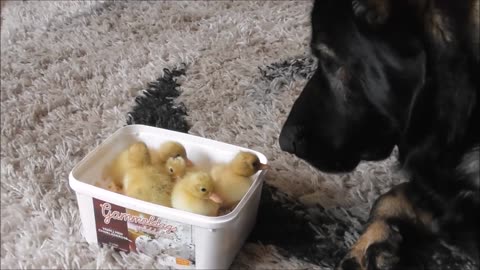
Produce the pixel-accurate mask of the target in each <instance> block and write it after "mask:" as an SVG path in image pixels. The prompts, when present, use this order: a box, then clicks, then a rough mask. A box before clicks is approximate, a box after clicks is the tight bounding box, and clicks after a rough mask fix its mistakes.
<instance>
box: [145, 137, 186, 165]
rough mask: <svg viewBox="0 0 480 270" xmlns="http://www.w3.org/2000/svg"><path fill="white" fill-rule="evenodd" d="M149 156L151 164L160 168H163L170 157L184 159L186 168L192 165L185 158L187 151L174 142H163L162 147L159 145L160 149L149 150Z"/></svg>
mask: <svg viewBox="0 0 480 270" xmlns="http://www.w3.org/2000/svg"><path fill="white" fill-rule="evenodd" d="M150 155H151V156H152V164H153V165H154V166H158V167H160V168H163V167H164V166H165V163H166V162H167V160H168V159H169V158H172V157H173V158H174V157H182V158H184V159H185V161H186V162H187V166H190V165H191V164H192V162H191V161H190V160H189V159H188V158H187V151H186V150H185V147H184V146H183V145H182V144H181V143H178V142H175V141H166V142H164V143H163V144H162V145H160V148H158V149H156V150H151V151H150Z"/></svg>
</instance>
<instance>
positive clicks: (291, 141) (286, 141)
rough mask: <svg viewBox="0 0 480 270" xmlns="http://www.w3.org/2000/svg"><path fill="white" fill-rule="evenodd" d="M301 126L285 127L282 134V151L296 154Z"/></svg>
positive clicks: (280, 140) (280, 139)
mask: <svg viewBox="0 0 480 270" xmlns="http://www.w3.org/2000/svg"><path fill="white" fill-rule="evenodd" d="M300 130H301V129H300V127H299V126H289V125H287V126H284V127H283V129H282V132H280V138H279V142H280V149H282V151H285V152H289V153H292V154H295V153H296V151H297V150H298V149H297V147H298V145H297V144H298V139H299V137H300Z"/></svg>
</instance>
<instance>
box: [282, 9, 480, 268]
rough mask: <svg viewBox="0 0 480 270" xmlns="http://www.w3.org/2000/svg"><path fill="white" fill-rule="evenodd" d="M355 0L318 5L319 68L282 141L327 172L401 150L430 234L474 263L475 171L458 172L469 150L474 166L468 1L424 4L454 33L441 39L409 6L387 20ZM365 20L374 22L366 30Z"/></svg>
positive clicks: (479, 208)
mask: <svg viewBox="0 0 480 270" xmlns="http://www.w3.org/2000/svg"><path fill="white" fill-rule="evenodd" d="M354 2H355V3H354V5H353V7H352V1H351V0H317V1H315V4H314V7H313V10H312V14H311V15H312V17H311V19H312V21H311V23H312V40H311V48H312V52H313V54H314V55H315V56H316V57H317V58H318V61H319V64H318V68H317V70H316V71H315V73H314V75H313V76H312V78H311V79H310V80H309V82H308V83H307V85H306V87H305V89H304V90H303V92H302V93H301V95H300V97H299V98H298V99H297V101H296V102H295V104H294V106H293V107H292V110H291V112H290V114H289V117H288V119H287V121H286V123H285V125H284V127H283V129H282V132H281V135H280V145H281V147H282V149H283V150H284V151H288V152H292V153H294V154H295V155H297V156H298V157H300V158H303V159H305V160H306V161H307V162H309V163H310V164H312V165H313V166H315V167H317V168H318V169H320V170H323V171H326V172H347V171H351V170H353V169H355V167H356V166H357V164H358V163H359V162H360V161H361V160H378V159H383V158H386V157H388V156H389V155H390V152H391V150H392V148H393V147H394V146H398V148H399V153H400V157H399V160H400V162H401V164H402V167H403V169H404V170H405V172H407V173H408V175H409V177H410V182H409V183H408V185H409V188H408V189H406V190H407V192H408V194H406V196H407V197H408V200H409V201H410V202H411V203H413V204H414V206H415V207H417V208H421V209H422V210H424V211H428V212H429V213H431V214H432V216H433V223H432V226H433V227H432V228H431V231H432V232H433V233H437V235H439V236H449V239H456V240H459V241H456V242H457V244H459V243H458V242H460V244H462V245H461V246H463V247H465V248H466V250H468V251H469V254H470V255H472V258H473V259H476V260H478V252H479V248H480V223H479V221H480V199H479V198H480V186H479V185H480V184H479V180H478V179H479V177H478V174H476V173H475V172H472V171H467V170H465V169H462V168H464V166H463V165H465V164H464V163H465V162H467V161H465V156H466V155H469V154H471V155H472V158H470V161H468V162H471V164H477V165H476V167H475V166H473V168H477V169H478V162H479V157H478V154H479V150H478V149H479V148H478V146H479V144H480V132H479V127H480V124H478V123H480V116H479V113H480V112H479V106H478V97H479V87H480V85H479V79H478V71H479V70H480V69H479V67H480V66H479V61H478V55H476V54H475V50H471V49H470V43H471V42H472V40H470V37H469V33H468V32H467V31H465V29H470V27H469V26H468V25H467V24H466V23H467V22H468V21H469V20H468V18H469V16H470V15H471V14H470V13H471V12H469V11H468V9H466V8H465V5H466V3H471V2H472V1H461V2H462V4H459V5H457V2H455V1H454V2H452V1H443V0H438V1H430V2H432V3H430V5H427V8H431V9H432V10H426V11H424V12H425V14H430V15H432V14H435V15H438V16H444V17H443V18H444V19H445V21H447V22H448V25H447V26H445V25H440V26H435V27H440V28H442V27H446V28H448V29H441V30H442V31H445V32H448V33H447V34H449V35H451V36H450V37H449V38H447V41H448V42H446V41H445V40H442V39H439V37H438V34H435V33H434V31H436V30H438V29H434V27H430V28H429V27H428V26H424V25H425V22H426V20H428V19H429V18H427V15H425V16H426V17H425V18H423V17H421V16H422V15H420V17H419V13H418V10H409V8H410V6H409V5H401V4H399V5H395V4H392V6H391V9H390V13H389V14H388V17H386V16H381V17H378V18H380V19H378V18H374V19H367V20H362V18H358V15H359V14H358V13H359V12H358V9H359V8H360V7H358V2H364V1H354ZM400 2H401V1H396V3H400ZM404 3H406V2H404ZM433 7H435V11H434V10H433ZM355 11H357V13H355ZM437 11H439V13H438V14H437V13H436V12H437ZM360 14H365V13H364V12H363V13H360ZM368 16H373V15H371V14H370V15H368ZM430 19H431V18H430ZM372 21H373V22H375V23H376V24H381V27H379V25H376V26H375V27H370V25H368V23H369V22H372ZM477 31H478V29H477ZM477 42H478V41H477ZM473 155H477V156H476V158H475V157H473ZM475 162H476V163H475ZM467 165H468V164H467ZM378 248H379V247H378V246H377V247H376V249H378ZM349 265H353V264H352V263H351V262H350V263H349ZM371 269H375V268H371Z"/></svg>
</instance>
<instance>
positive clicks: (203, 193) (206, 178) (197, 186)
mask: <svg viewBox="0 0 480 270" xmlns="http://www.w3.org/2000/svg"><path fill="white" fill-rule="evenodd" d="M182 181H185V184H186V186H187V189H188V192H189V193H190V194H192V196H194V197H197V198H201V199H208V198H209V197H210V195H211V194H212V193H213V181H212V178H211V177H210V175H209V174H208V173H206V172H202V171H198V172H190V173H187V174H186V175H185V177H184V178H183V180H182Z"/></svg>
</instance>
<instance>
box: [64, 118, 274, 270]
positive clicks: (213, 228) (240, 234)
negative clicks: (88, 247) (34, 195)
mask: <svg viewBox="0 0 480 270" xmlns="http://www.w3.org/2000/svg"><path fill="white" fill-rule="evenodd" d="M138 140H140V141H143V142H145V143H146V144H147V146H148V147H152V148H158V146H159V145H160V144H161V143H163V142H164V141H167V140H175V141H178V142H180V143H182V144H183V145H184V146H185V148H186V150H187V155H188V157H189V159H191V160H192V161H193V162H194V163H195V164H197V165H200V166H210V165H211V164H213V163H218V162H228V161H229V160H230V159H231V158H233V156H234V155H235V154H236V153H237V152H238V151H239V150H246V151H251V152H253V153H256V154H257V155H258V157H259V158H260V161H261V162H262V163H264V164H266V163H267V158H266V157H265V156H264V155H263V154H262V153H259V152H257V151H253V150H251V149H246V148H242V147H238V146H234V145H230V144H226V143H221V142H217V141H213V140H209V139H205V138H201V137H197V136H193V135H189V134H185V133H180V132H174V131H170V130H165V129H160V128H154V127H149V126H144V125H130V126H126V127H123V128H121V129H119V130H118V131H116V132H115V133H114V134H113V135H111V136H110V137H109V138H107V139H106V140H105V141H104V142H103V143H101V144H100V145H99V146H98V147H96V148H95V149H94V150H93V151H92V152H90V153H89V154H88V155H87V156H86V157H85V158H84V159H83V160H82V161H81V162H79V163H78V164H77V165H76V166H75V167H74V168H73V170H72V171H71V172H70V175H69V183H70V187H71V188H72V189H73V190H75V192H76V195H77V200H78V207H79V209H80V216H81V219H82V228H83V232H82V234H83V235H84V237H85V238H86V240H87V241H88V242H89V243H98V244H102V243H104V244H109V245H114V246H116V247H117V249H119V250H124V251H130V250H131V251H138V252H141V253H146V254H148V255H151V256H154V257H155V258H157V259H158V260H162V263H165V264H167V265H170V266H173V267H176V268H197V269H226V268H228V267H229V266H230V265H231V263H232V261H233V259H234V258H235V256H236V254H237V252H238V251H239V249H240V248H241V247H242V245H243V243H244V241H245V239H246V238H247V236H248V234H249V233H250V232H251V230H252V228H253V226H254V224H255V220H256V216H257V210H258V204H259V201H260V195H261V189H262V185H263V176H264V174H265V171H260V172H258V173H257V174H256V175H254V176H253V184H252V186H251V187H250V189H249V191H248V192H247V194H246V195H245V196H244V197H243V199H242V200H241V201H240V203H239V204H238V205H237V206H236V207H235V209H234V210H233V211H231V212H230V213H228V214H226V215H223V216H218V217H207V216H202V215H197V214H193V213H189V212H185V211H181V210H177V209H173V208H169V207H164V206H160V205H156V204H152V203H148V202H144V201H141V200H137V199H134V198H130V197H127V196H125V195H122V194H119V193H115V192H112V191H109V190H106V189H103V188H99V187H96V186H94V183H95V182H96V181H97V180H99V179H100V177H101V173H102V170H103V168H104V166H105V165H106V164H107V163H109V162H110V161H111V160H112V159H113V158H114V157H115V156H116V155H117V154H119V153H120V152H121V151H123V150H124V149H126V148H127V147H128V145H130V144H131V143H132V142H134V141H138ZM94 206H95V207H94ZM126 209H131V210H135V211H137V212H141V213H144V214H147V215H151V216H150V217H148V219H147V218H145V219H141V220H139V219H137V220H136V222H137V223H139V222H140V223H142V222H143V223H147V224H148V225H150V227H148V228H150V229H153V230H152V232H153V233H154V235H156V236H154V237H152V238H150V239H149V236H148V234H146V235H145V230H144V231H143V232H142V234H144V235H142V234H140V236H139V234H137V232H136V230H137V229H138V228H137V227H136V226H137V225H135V224H134V223H135V222H133V223H132V222H131V221H134V220H133V219H134V217H132V216H131V215H128V214H123V215H122V213H125V212H126ZM116 211H118V212H116ZM127 221H130V222H127ZM140 227H142V226H140ZM142 228H143V227H142ZM145 228H146V227H145ZM126 230H127V231H126ZM132 232H134V233H133V235H135V237H133V238H130V236H129V235H131V234H132ZM148 232H150V231H148ZM131 239H135V240H134V241H132V240H131ZM151 239H153V240H151ZM126 245H128V246H126Z"/></svg>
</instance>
